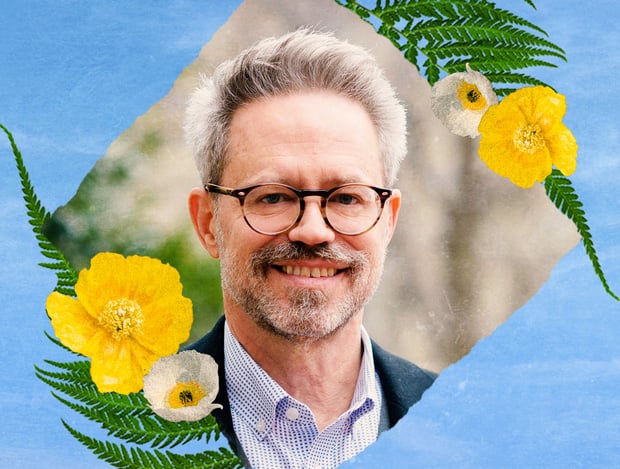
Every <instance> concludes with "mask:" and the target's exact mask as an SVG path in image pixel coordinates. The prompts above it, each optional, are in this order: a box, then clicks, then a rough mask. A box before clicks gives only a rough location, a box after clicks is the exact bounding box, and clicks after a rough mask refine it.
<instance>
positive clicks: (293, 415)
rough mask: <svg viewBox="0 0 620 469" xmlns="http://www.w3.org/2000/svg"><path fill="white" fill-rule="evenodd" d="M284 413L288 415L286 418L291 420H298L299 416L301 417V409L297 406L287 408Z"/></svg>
mask: <svg viewBox="0 0 620 469" xmlns="http://www.w3.org/2000/svg"><path fill="white" fill-rule="evenodd" d="M284 415H286V418H287V419H289V420H297V417H299V411H298V410H297V409H296V408H295V407H289V408H288V409H286V413H285V414H284Z"/></svg>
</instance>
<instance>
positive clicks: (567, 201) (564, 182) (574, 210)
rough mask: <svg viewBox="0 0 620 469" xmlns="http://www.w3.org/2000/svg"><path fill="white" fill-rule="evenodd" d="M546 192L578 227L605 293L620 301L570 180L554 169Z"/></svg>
mask: <svg viewBox="0 0 620 469" xmlns="http://www.w3.org/2000/svg"><path fill="white" fill-rule="evenodd" d="M545 190H546V192H547V195H548V196H549V198H550V199H551V200H552V202H553V203H554V204H555V206H556V207H557V208H558V209H560V211H561V212H562V213H563V214H564V215H566V216H567V217H568V218H570V219H571V220H572V221H573V222H574V223H575V225H576V226H577V231H578V232H579V234H580V235H581V238H582V240H583V245H584V247H585V250H586V253H587V254H588V257H589V258H590V261H591V262H592V267H594V272H595V273H596V275H597V276H598V278H599V280H600V281H601V283H602V284H603V287H604V288H605V291H606V292H607V293H608V294H609V295H611V297H612V298H614V299H615V300H617V301H620V297H618V296H617V295H616V294H615V293H614V292H613V291H612V290H611V287H610V286H609V284H608V283H607V279H606V278H605V274H604V273H603V269H602V267H601V264H600V262H599V259H598V256H597V254H596V250H595V249H594V241H593V239H592V234H591V233H590V227H589V226H588V223H587V220H586V213H585V211H584V210H583V204H582V203H581V202H580V201H579V198H578V196H577V193H576V192H575V189H574V188H573V186H572V185H571V182H570V180H569V179H568V178H567V177H565V176H563V175H562V173H561V172H560V171H558V170H557V169H554V170H553V171H552V172H551V174H550V175H549V176H548V177H547V178H546V179H545Z"/></svg>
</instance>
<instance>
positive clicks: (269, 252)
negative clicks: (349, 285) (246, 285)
mask: <svg viewBox="0 0 620 469" xmlns="http://www.w3.org/2000/svg"><path fill="white" fill-rule="evenodd" d="M310 259H322V260H325V261H329V262H334V263H339V264H346V265H347V266H349V269H350V270H351V271H352V272H357V271H359V270H362V269H364V268H365V267H366V266H367V265H368V264H369V260H368V257H367V255H366V253H365V252H364V251H355V250H353V249H346V248H344V247H342V246H339V245H328V244H319V245H317V246H308V245H307V244H304V243H299V242H293V243H281V244H277V245H274V246H265V247H262V248H260V249H259V250H257V251H255V252H254V253H253V254H252V256H251V257H250V263H251V265H252V269H253V271H254V272H255V273H263V274H264V273H266V272H267V269H268V268H269V266H270V265H271V264H273V263H274V262H278V261H293V260H310Z"/></svg>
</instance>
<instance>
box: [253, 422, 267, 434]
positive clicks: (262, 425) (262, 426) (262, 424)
mask: <svg viewBox="0 0 620 469" xmlns="http://www.w3.org/2000/svg"><path fill="white" fill-rule="evenodd" d="M255 428H256V430H258V431H259V432H264V431H265V429H266V428H267V424H266V423H265V421H264V420H259V421H258V422H256V425H255Z"/></svg>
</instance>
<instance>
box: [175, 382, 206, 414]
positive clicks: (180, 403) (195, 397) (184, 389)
mask: <svg viewBox="0 0 620 469" xmlns="http://www.w3.org/2000/svg"><path fill="white" fill-rule="evenodd" d="M206 395H207V394H206V393H205V392H204V390H203V389H202V386H200V384H198V383H197V382H195V381H188V382H187V383H177V384H176V386H175V387H173V388H172V390H171V391H170V393H169V394H168V405H169V406H170V407H171V408H173V409H179V408H181V407H192V406H196V405H198V403H199V402H200V400H201V399H202V398H203V397H205V396H206Z"/></svg>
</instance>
